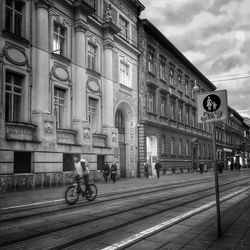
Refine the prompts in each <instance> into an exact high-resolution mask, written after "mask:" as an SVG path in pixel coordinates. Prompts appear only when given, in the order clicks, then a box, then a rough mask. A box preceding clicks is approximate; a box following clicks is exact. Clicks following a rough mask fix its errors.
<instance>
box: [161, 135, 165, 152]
mask: <svg viewBox="0 0 250 250" xmlns="http://www.w3.org/2000/svg"><path fill="white" fill-rule="evenodd" d="M165 141H166V139H165V136H162V137H161V154H162V155H164V154H165Z"/></svg>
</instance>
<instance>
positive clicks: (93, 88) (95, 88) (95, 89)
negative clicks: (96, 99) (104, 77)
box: [88, 79, 100, 93]
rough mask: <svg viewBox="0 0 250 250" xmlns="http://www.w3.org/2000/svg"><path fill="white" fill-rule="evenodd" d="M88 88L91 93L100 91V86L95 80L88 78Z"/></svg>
mask: <svg viewBox="0 0 250 250" xmlns="http://www.w3.org/2000/svg"><path fill="white" fill-rule="evenodd" d="M88 89H89V90H90V91H91V92H93V93H98V92H100V86H99V83H98V82H97V81H96V80H93V79H89V80H88Z"/></svg>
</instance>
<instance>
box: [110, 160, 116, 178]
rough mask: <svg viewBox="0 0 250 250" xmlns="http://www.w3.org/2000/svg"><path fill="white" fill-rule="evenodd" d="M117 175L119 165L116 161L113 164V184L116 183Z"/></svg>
mask: <svg viewBox="0 0 250 250" xmlns="http://www.w3.org/2000/svg"><path fill="white" fill-rule="evenodd" d="M116 174H117V165H116V161H114V162H113V164H112V165H111V179H112V180H113V183H115V177H116Z"/></svg>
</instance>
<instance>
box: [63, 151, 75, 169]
mask: <svg viewBox="0 0 250 250" xmlns="http://www.w3.org/2000/svg"><path fill="white" fill-rule="evenodd" d="M73 170H74V154H63V171H64V172H66V171H73Z"/></svg>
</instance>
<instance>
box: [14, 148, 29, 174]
mask: <svg viewBox="0 0 250 250" xmlns="http://www.w3.org/2000/svg"><path fill="white" fill-rule="evenodd" d="M30 172H31V152H14V173H30Z"/></svg>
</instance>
